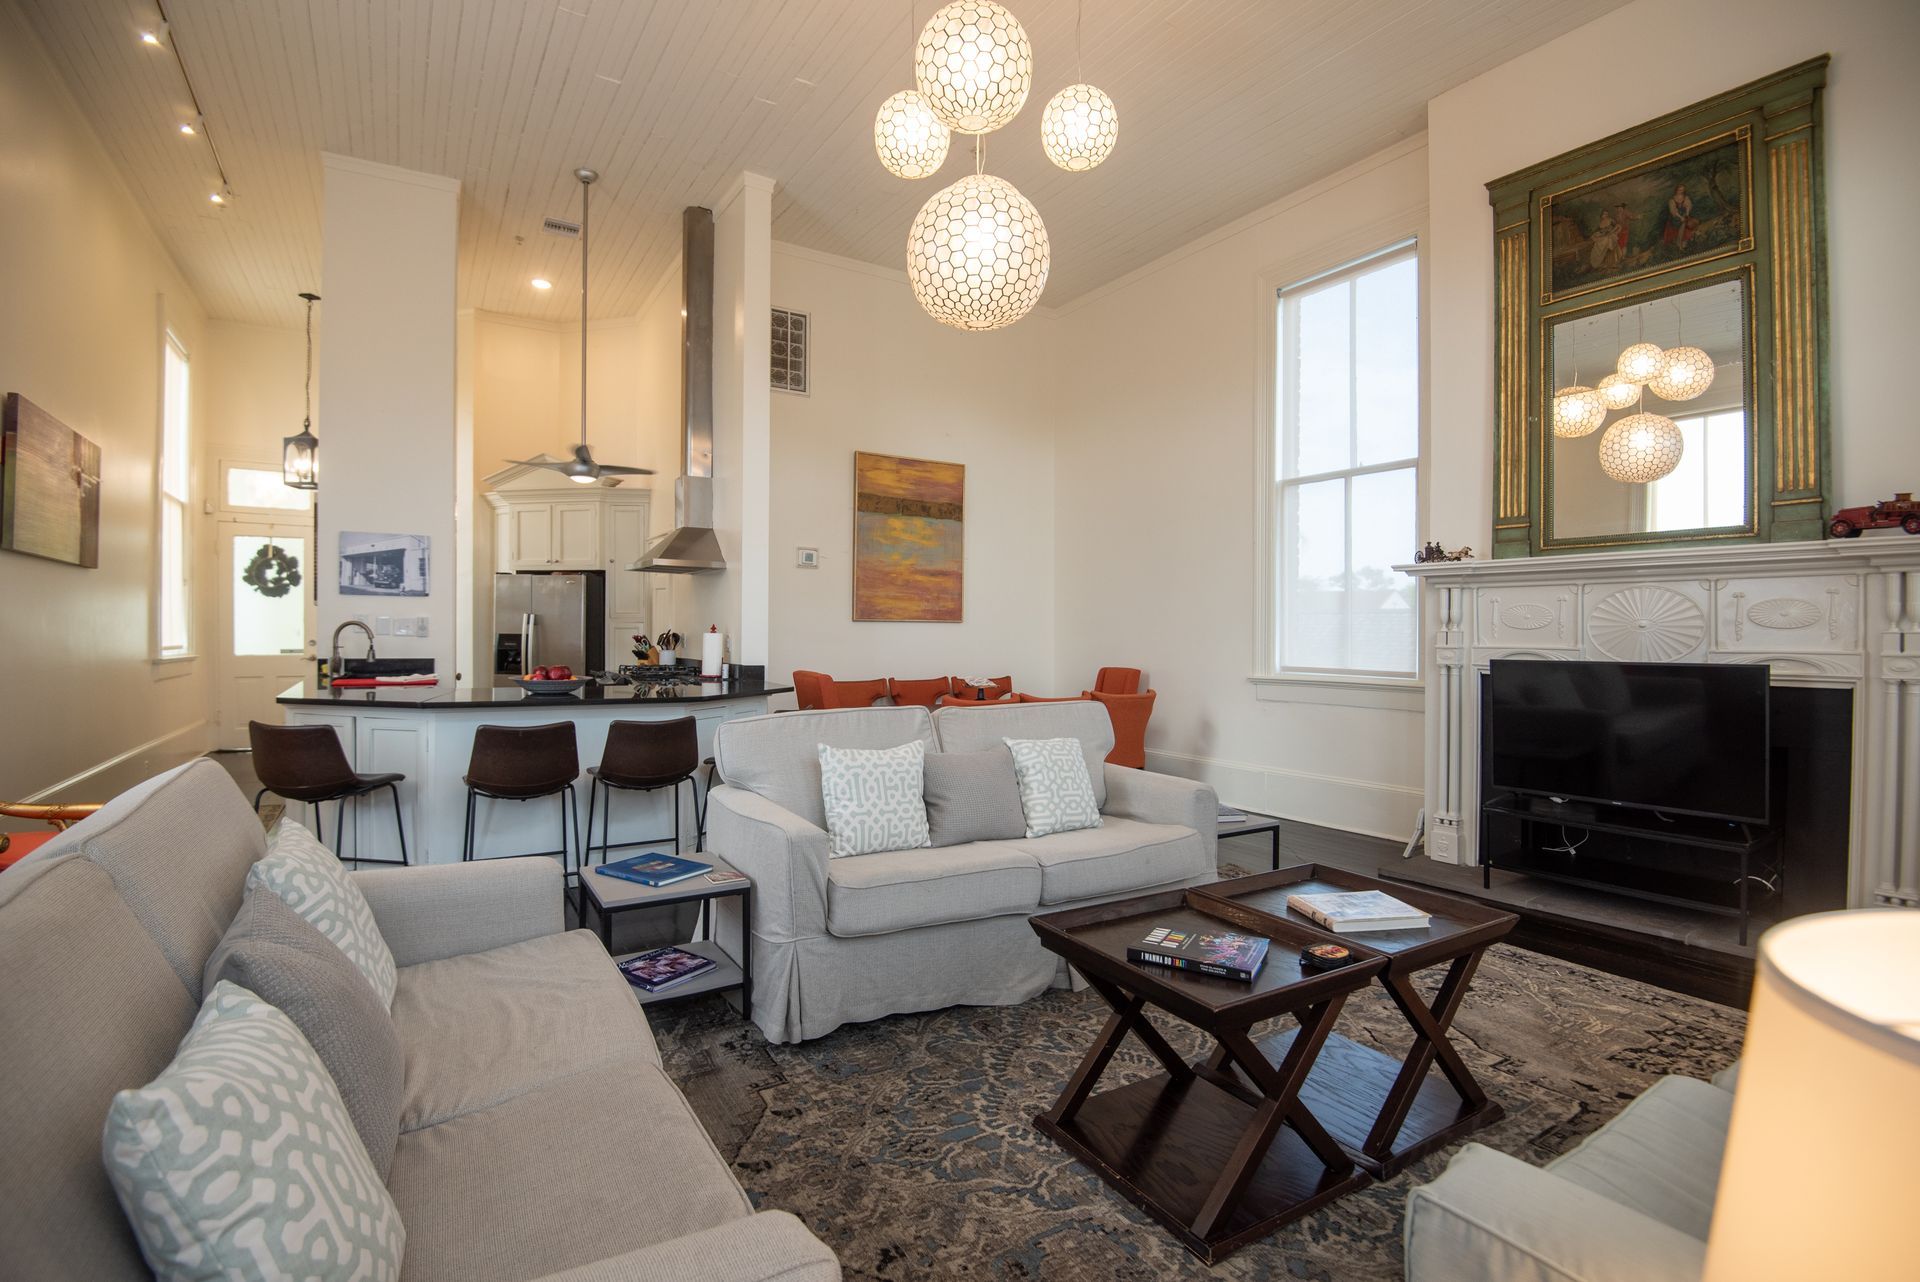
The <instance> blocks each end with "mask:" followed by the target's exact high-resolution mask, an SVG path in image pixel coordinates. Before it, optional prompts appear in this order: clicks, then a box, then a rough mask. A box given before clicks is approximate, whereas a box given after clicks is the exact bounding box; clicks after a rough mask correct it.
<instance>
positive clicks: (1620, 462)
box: [1600, 411, 1687, 485]
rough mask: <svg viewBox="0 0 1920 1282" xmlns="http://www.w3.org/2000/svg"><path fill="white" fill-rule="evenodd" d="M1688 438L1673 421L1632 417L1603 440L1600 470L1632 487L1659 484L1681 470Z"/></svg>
mask: <svg viewBox="0 0 1920 1282" xmlns="http://www.w3.org/2000/svg"><path fill="white" fill-rule="evenodd" d="M1686 445H1687V443H1686V438H1685V437H1683V436H1682V435H1681V434H1680V427H1679V425H1678V424H1677V423H1675V422H1674V421H1673V420H1672V419H1670V418H1667V417H1665V416H1664V415H1660V414H1648V413H1645V412H1644V411H1643V412H1641V413H1639V414H1629V415H1628V416H1627V417H1625V418H1623V419H1621V420H1620V421H1619V422H1618V423H1615V424H1614V425H1613V426H1612V427H1610V428H1608V429H1607V434H1606V435H1605V436H1602V437H1601V438H1600V470H1601V471H1603V472H1605V473H1606V474H1607V475H1608V476H1610V477H1612V478H1613V479H1614V480H1616V481H1621V482H1624V483H1626V484H1628V485H1645V484H1648V483H1649V482H1652V481H1657V480H1659V479H1660V478H1661V477H1663V476H1665V475H1667V474H1668V473H1670V472H1672V471H1673V469H1674V468H1676V467H1679V466H1680V456H1681V454H1683V453H1684V452H1685V451H1686Z"/></svg>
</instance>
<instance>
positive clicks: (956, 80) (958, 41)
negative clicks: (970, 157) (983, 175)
mask: <svg viewBox="0 0 1920 1282" xmlns="http://www.w3.org/2000/svg"><path fill="white" fill-rule="evenodd" d="M913 78H914V82H915V84H916V86H917V87H918V88H919V90H920V92H921V94H922V95H923V96H924V97H925V98H926V100H927V105H928V106H929V107H930V108H932V110H933V114H934V115H935V116H937V117H938V118H939V120H940V123H942V124H944V125H945V126H947V128H949V129H951V130H953V131H954V132H955V133H962V134H984V133H991V132H993V131H994V130H995V129H998V128H1000V127H1001V126H1002V125H1005V124H1007V123H1008V122H1009V121H1011V120H1012V119H1013V118H1014V117H1015V116H1017V115H1019V114H1020V108H1021V107H1022V106H1024V105H1025V103H1026V101H1027V95H1028V94H1029V93H1031V92H1032V91H1033V45H1032V44H1031V43H1029V42H1028V40H1027V33H1026V29H1025V28H1023V27H1022V26H1021V25H1020V22H1019V20H1018V19H1016V18H1015V17H1014V16H1013V15H1012V14H1011V13H1008V12H1007V11H1006V9H1004V8H1002V7H1001V6H1000V5H997V4H995V3H993V0H954V2H953V3H952V4H949V5H947V6H946V7H945V8H943V9H941V10H939V11H938V12H936V13H935V14H934V15H933V17H932V18H930V19H928V21H927V25H926V26H925V27H922V28H921V30H920V39H919V40H918V42H917V43H916V44H915V46H914V52H913Z"/></svg>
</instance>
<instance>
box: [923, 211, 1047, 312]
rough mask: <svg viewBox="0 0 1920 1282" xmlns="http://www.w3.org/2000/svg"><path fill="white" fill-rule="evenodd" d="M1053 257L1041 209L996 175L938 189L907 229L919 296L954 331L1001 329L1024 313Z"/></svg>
mask: <svg viewBox="0 0 1920 1282" xmlns="http://www.w3.org/2000/svg"><path fill="white" fill-rule="evenodd" d="M1051 262H1052V258H1051V251H1050V250H1049V249H1048V246H1047V228H1046V224H1044V223H1042V222H1041V221H1040V211H1039V210H1037V209H1035V208H1034V207H1033V205H1032V203H1031V202H1029V201H1028V200H1027V198H1026V197H1025V196H1022V195H1021V194H1020V193H1019V191H1018V190H1016V189H1015V188H1014V185H1013V184H1012V183H1010V182H1008V181H1007V180H1006V179H1004V178H996V177H994V176H993V175H992V174H968V175H967V176H966V177H965V178H962V179H961V180H960V181H959V182H957V183H955V184H953V186H951V187H948V188H945V189H944V190H942V191H940V192H937V193H935V195H934V197H933V199H932V200H929V201H928V202H927V203H926V204H925V205H924V206H922V207H921V210H920V212H919V214H918V215H916V216H915V217H914V220H913V227H912V229H911V230H910V231H908V233H907V279H908V280H909V281H910V282H911V283H912V285H913V296H914V297H915V298H917V299H919V300H920V306H921V307H923V308H925V309H926V312H927V315H929V316H931V317H933V318H934V319H935V320H937V321H939V322H940V323H941V324H943V325H951V326H953V327H954V328H955V329H972V330H987V329H999V328H1001V327H1002V326H1006V325H1011V324H1013V322H1015V321H1017V320H1019V319H1020V318H1021V317H1022V316H1025V315H1026V314H1027V313H1028V312H1029V311H1031V310H1032V309H1033V305H1034V304H1035V303H1037V302H1039V301H1040V291H1041V290H1043V289H1045V288H1046V286H1047V268H1048V267H1049V266H1050V265H1051Z"/></svg>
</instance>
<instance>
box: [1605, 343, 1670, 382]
mask: <svg viewBox="0 0 1920 1282" xmlns="http://www.w3.org/2000/svg"><path fill="white" fill-rule="evenodd" d="M1660 356H1661V352H1660V345H1659V344H1658V343H1635V344H1634V345H1633V346H1632V347H1629V348H1628V349H1627V350H1626V351H1624V352H1621V353H1620V364H1619V365H1618V366H1616V367H1615V372H1616V373H1618V374H1619V375H1620V377H1621V378H1623V379H1625V380H1626V381H1627V382H1629V383H1644V382H1646V381H1647V380H1648V379H1650V378H1652V377H1653V376H1654V375H1655V374H1658V373H1659V372H1660Z"/></svg>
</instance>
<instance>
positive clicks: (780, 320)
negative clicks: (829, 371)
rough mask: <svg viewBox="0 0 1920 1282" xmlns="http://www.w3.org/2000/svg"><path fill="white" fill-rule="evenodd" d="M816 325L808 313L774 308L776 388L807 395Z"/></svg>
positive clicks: (778, 390)
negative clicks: (811, 349)
mask: <svg viewBox="0 0 1920 1282" xmlns="http://www.w3.org/2000/svg"><path fill="white" fill-rule="evenodd" d="M812 330H813V325H812V322H810V321H809V320H808V319H807V314H806V313H805V312H791V311H788V310H787V309H786V308H784V307H776V308H774V309H773V390H774V391H776V392H794V393H797V394H799V395H801V396H805V395H806V394H807V351H808V348H810V347H811V346H812V343H813V333H812Z"/></svg>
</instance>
